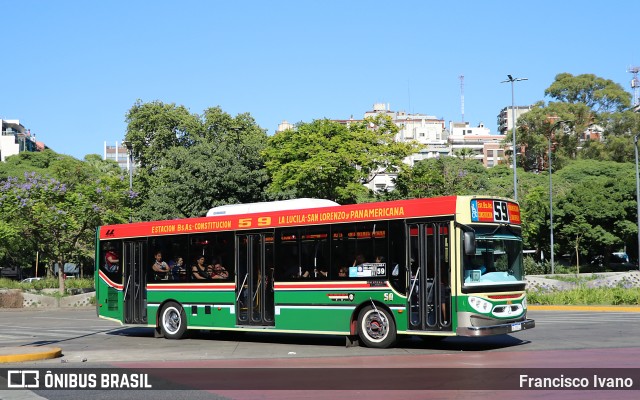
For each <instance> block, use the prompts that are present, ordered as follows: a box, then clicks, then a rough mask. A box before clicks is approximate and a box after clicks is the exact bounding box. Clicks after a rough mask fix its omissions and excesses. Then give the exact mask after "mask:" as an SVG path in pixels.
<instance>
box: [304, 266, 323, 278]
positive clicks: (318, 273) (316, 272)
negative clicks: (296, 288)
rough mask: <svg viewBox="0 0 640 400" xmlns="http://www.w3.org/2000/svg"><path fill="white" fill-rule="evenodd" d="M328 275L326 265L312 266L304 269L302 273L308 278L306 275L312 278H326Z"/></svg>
mask: <svg viewBox="0 0 640 400" xmlns="http://www.w3.org/2000/svg"><path fill="white" fill-rule="evenodd" d="M328 276H329V271H327V268H326V267H317V268H313V269H311V270H306V271H304V273H303V274H302V277H303V278H308V277H312V278H326V277H328Z"/></svg>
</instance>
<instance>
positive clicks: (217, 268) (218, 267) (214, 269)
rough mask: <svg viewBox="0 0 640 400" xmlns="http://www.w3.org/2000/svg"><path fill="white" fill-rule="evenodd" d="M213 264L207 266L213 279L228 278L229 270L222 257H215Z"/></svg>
mask: <svg viewBox="0 0 640 400" xmlns="http://www.w3.org/2000/svg"><path fill="white" fill-rule="evenodd" d="M211 264H212V265H210V266H208V267H207V271H208V272H209V277H210V278H211V279H227V278H228V277H229V272H227V270H226V269H225V268H224V267H223V266H222V264H221V263H220V259H218V258H214V259H213V262H212V263H211Z"/></svg>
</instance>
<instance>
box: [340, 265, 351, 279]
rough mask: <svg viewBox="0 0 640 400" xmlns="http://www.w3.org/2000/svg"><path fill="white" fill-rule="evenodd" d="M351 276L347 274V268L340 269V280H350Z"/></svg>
mask: <svg viewBox="0 0 640 400" xmlns="http://www.w3.org/2000/svg"><path fill="white" fill-rule="evenodd" d="M348 277H349V274H348V272H347V267H344V266H343V267H340V269H338V278H348Z"/></svg>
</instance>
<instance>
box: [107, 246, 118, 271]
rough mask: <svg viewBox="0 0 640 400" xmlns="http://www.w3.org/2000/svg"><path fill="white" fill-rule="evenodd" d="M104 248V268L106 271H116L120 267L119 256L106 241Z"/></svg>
mask: <svg viewBox="0 0 640 400" xmlns="http://www.w3.org/2000/svg"><path fill="white" fill-rule="evenodd" d="M104 249H105V253H104V269H105V270H106V271H107V272H114V273H115V272H118V270H119V269H120V257H119V256H118V253H117V252H116V251H115V250H114V248H113V245H112V244H111V243H107V244H106V245H105V248H104Z"/></svg>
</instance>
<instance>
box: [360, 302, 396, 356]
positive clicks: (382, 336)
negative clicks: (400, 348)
mask: <svg viewBox="0 0 640 400" xmlns="http://www.w3.org/2000/svg"><path fill="white" fill-rule="evenodd" d="M358 336H359V337H360V340H362V342H363V343H364V344H365V346H367V347H376V348H380V349H384V348H387V347H389V346H391V345H392V344H393V343H394V342H395V341H396V324H395V322H394V320H393V317H392V316H391V315H390V314H389V312H388V311H387V310H385V309H384V308H381V307H377V308H373V307H372V306H367V307H365V308H363V309H362V310H361V311H360V314H358Z"/></svg>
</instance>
